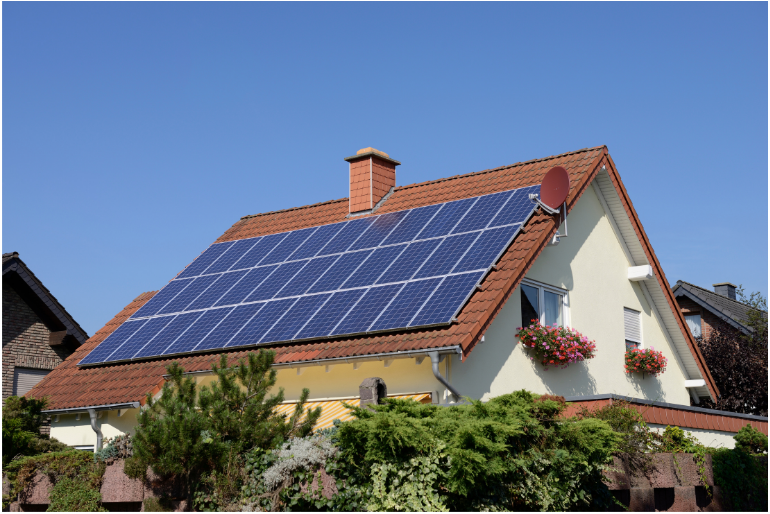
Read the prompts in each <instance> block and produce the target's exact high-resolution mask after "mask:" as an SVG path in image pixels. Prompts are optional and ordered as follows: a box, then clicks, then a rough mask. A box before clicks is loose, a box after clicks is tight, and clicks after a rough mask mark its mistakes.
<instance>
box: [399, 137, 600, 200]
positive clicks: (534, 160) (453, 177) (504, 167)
mask: <svg viewBox="0 0 770 514" xmlns="http://www.w3.org/2000/svg"><path fill="white" fill-rule="evenodd" d="M605 146H606V145H601V146H594V147H591V148H581V149H580V150H574V151H572V152H565V153H561V154H558V155H550V156H548V157H541V158H540V159H530V160H528V161H520V162H515V163H513V164H506V165H504V166H498V167H497V168H489V169H486V170H481V171H473V172H471V173H464V174H462V175H452V176H451V177H444V178H439V179H436V180H428V181H425V182H415V183H414V184H407V185H405V186H398V187H396V188H395V190H394V192H395V191H400V190H402V189H410V188H413V187H418V186H427V185H430V184H438V183H439V182H446V181H448V180H457V179H460V178H465V177H470V176H471V175H482V174H484V173H492V172H495V171H501V170H505V169H509V168H515V167H518V166H525V165H527V164H532V163H535V162H542V161H550V160H552V159H558V158H560V157H566V156H568V155H575V154H579V153H583V152H590V151H591V150H598V149H600V148H604V147H605Z"/></svg>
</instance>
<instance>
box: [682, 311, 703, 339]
mask: <svg viewBox="0 0 770 514" xmlns="http://www.w3.org/2000/svg"><path fill="white" fill-rule="evenodd" d="M684 320H685V321H686V322H687V326H688V327H689V328H690V332H692V336H693V337H700V336H701V331H700V312H696V313H692V314H685V315H684Z"/></svg>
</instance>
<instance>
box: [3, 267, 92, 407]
mask: <svg viewBox="0 0 770 514" xmlns="http://www.w3.org/2000/svg"><path fill="white" fill-rule="evenodd" d="M87 340H88V334H86V332H85V330H83V329H82V328H81V327H80V325H78V323H77V322H76V321H75V320H74V318H73V317H72V316H71V315H70V314H69V313H68V312H67V310H66V309H65V308H64V307H62V305H61V304H60V303H59V301H58V300H56V298H55V297H54V295H52V294H51V291H49V290H48V289H47V288H46V287H45V286H44V285H43V283H42V282H41V281H40V279H39V278H37V277H36V276H35V274H34V273H32V271H31V270H30V269H29V268H28V267H27V265H26V264H24V261H22V260H21V258H20V257H19V254H18V253H17V252H13V253H5V254H3V401H5V399H6V398H8V397H9V396H12V395H16V396H23V395H24V394H26V393H27V392H28V391H29V390H30V389H32V387H33V386H34V385H35V384H37V383H38V382H40V380H42V379H43V378H44V377H45V376H46V375H48V374H49V373H51V370H53V369H54V368H56V366H58V365H59V364H61V363H62V362H64V360H65V359H67V358H68V357H69V356H70V355H72V354H73V352H75V350H76V349H77V348H79V347H80V346H81V345H83V344H84V343H85V342H86V341H87Z"/></svg>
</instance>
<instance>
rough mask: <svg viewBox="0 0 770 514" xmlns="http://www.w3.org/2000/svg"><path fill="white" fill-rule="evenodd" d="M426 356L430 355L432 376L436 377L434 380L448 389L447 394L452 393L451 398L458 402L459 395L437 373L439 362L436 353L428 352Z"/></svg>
mask: <svg viewBox="0 0 770 514" xmlns="http://www.w3.org/2000/svg"><path fill="white" fill-rule="evenodd" d="M428 355H430V363H431V364H432V365H433V366H432V367H433V376H435V377H436V380H438V381H439V382H441V383H442V384H444V386H445V387H446V388H447V389H449V392H450V393H452V397H453V398H454V399H455V401H456V402H459V401H460V393H459V392H457V389H455V388H454V387H452V386H451V385H450V384H449V382H447V380H446V379H445V378H444V377H442V376H441V373H439V370H438V363H439V362H440V361H439V356H438V352H428Z"/></svg>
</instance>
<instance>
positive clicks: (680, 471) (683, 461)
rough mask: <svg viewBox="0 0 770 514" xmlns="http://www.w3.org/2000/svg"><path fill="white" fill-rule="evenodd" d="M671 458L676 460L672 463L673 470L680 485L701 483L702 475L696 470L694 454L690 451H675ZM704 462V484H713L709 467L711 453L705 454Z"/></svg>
mask: <svg viewBox="0 0 770 514" xmlns="http://www.w3.org/2000/svg"><path fill="white" fill-rule="evenodd" d="M672 457H673V459H676V462H673V459H672V464H673V466H674V471H675V472H676V476H677V479H678V482H679V484H678V485H680V486H700V485H703V477H701V473H700V471H698V463H697V462H696V460H695V456H694V455H692V454H691V453H677V454H674V455H673V456H672ZM705 460H706V462H705V473H704V475H705V480H706V484H708V485H710V486H713V485H714V472H713V470H712V467H711V455H706V459H705Z"/></svg>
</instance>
